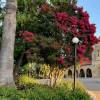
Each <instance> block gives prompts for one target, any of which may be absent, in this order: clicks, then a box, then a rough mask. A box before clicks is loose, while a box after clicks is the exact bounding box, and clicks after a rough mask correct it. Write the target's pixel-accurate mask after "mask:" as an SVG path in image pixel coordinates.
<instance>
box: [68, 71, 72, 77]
mask: <svg viewBox="0 0 100 100" xmlns="http://www.w3.org/2000/svg"><path fill="white" fill-rule="evenodd" d="M68 77H72V70H70V69H69V70H68Z"/></svg>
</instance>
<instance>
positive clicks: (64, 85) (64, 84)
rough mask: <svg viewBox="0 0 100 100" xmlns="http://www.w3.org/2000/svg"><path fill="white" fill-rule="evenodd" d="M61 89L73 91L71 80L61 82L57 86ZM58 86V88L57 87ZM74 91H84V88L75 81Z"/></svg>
mask: <svg viewBox="0 0 100 100" xmlns="http://www.w3.org/2000/svg"><path fill="white" fill-rule="evenodd" d="M59 86H60V87H61V88H66V89H67V90H72V89H73V80H72V79H70V80H63V81H62V83H61V84H60V85H59ZM59 86H58V87H59ZM75 86H76V89H79V90H82V91H85V90H86V87H85V86H84V85H83V84H82V83H81V82H80V81H79V80H76V85H75Z"/></svg>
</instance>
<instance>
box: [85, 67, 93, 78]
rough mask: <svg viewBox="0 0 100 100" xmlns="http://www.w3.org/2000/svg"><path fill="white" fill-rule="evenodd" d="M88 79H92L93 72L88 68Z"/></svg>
mask: <svg viewBox="0 0 100 100" xmlns="http://www.w3.org/2000/svg"><path fill="white" fill-rule="evenodd" d="M86 77H89V78H91V77H92V70H91V69H90V68H88V69H87V70H86Z"/></svg>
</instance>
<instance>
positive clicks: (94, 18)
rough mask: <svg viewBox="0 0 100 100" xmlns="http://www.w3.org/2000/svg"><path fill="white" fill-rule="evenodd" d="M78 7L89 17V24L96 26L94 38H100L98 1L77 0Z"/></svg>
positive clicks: (99, 8)
mask: <svg viewBox="0 0 100 100" xmlns="http://www.w3.org/2000/svg"><path fill="white" fill-rule="evenodd" d="M78 5H79V6H83V8H84V10H86V11H87V12H88V13H89V15H90V22H91V23H94V24H96V28H97V29H96V33H95V35H96V36H100V0H78Z"/></svg>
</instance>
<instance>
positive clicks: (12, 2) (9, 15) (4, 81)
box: [0, 0, 17, 86]
mask: <svg viewBox="0 0 100 100" xmlns="http://www.w3.org/2000/svg"><path fill="white" fill-rule="evenodd" d="M5 9H6V14H5V17H4V27H3V35H2V42H1V51H0V86H14V81H13V52H14V42H15V31H16V10H17V0H6V6H5Z"/></svg>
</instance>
